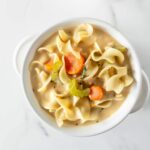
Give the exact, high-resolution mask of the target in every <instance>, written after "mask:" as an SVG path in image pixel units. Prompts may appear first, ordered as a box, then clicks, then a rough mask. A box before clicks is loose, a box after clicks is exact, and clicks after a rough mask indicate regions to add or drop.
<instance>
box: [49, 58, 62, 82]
mask: <svg viewBox="0 0 150 150" xmlns="http://www.w3.org/2000/svg"><path fill="white" fill-rule="evenodd" d="M61 66H62V62H61V61H60V60H58V61H56V62H55V63H54V65H53V67H52V73H51V78H52V81H55V80H56V79H57V77H58V71H59V69H60V68H61Z"/></svg>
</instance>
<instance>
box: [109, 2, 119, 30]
mask: <svg viewBox="0 0 150 150" xmlns="http://www.w3.org/2000/svg"><path fill="white" fill-rule="evenodd" d="M109 7H110V13H111V16H112V21H113V25H114V26H115V27H116V28H117V19H116V14H115V11H114V9H113V6H112V4H111V5H110V6H109Z"/></svg>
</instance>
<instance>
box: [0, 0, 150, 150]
mask: <svg viewBox="0 0 150 150" xmlns="http://www.w3.org/2000/svg"><path fill="white" fill-rule="evenodd" d="M72 17H94V18H99V19H102V20H105V21H107V22H109V23H111V24H113V25H114V26H116V27H117V28H119V29H120V30H121V31H122V32H123V33H124V34H125V35H126V37H127V38H128V39H129V40H130V42H131V43H132V44H133V45H134V47H135V48H136V51H137V53H138V55H139V57H140V61H141V64H142V66H143V68H144V70H145V71H146V73H147V74H148V75H149V76H150V67H149V63H150V59H149V58H150V37H149V36H150V1H149V0H0V68H1V70H0V97H1V98H0V149H1V150H50V149H53V150H60V149H61V150H91V149H93V150H100V149H103V150H149V149H150V141H149V139H150V99H149V101H148V102H147V103H146V104H145V106H144V108H143V109H142V110H140V111H139V112H136V113H134V114H132V115H129V117H128V118H127V119H126V120H125V121H124V122H123V123H121V124H120V125H119V126H117V127H116V128H114V129H112V130H111V131H109V132H107V133H104V134H101V135H98V136H95V137H90V138H74V137H68V136H66V135H62V134H59V133H57V132H54V131H52V130H50V129H49V128H47V127H46V126H45V125H43V124H41V122H39V120H38V119H37V118H36V117H35V115H34V114H33V113H32V111H31V110H30V109H29V108H28V106H27V104H26V102H25V98H24V96H23V92H22V89H21V85H20V79H19V78H18V76H17V75H16V73H15V71H14V69H13V65H12V55H13V52H14V48H15V46H16V45H17V43H18V42H19V41H20V40H21V39H22V38H23V37H24V36H25V35H28V34H33V33H37V32H39V31H41V30H42V29H43V28H45V27H47V26H49V25H52V24H54V23H56V22H58V21H61V20H63V19H67V18H72Z"/></svg>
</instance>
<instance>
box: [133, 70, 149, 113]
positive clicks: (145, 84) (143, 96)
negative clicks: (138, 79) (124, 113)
mask: <svg viewBox="0 0 150 150" xmlns="http://www.w3.org/2000/svg"><path fill="white" fill-rule="evenodd" d="M141 90H142V92H141V93H140V95H139V98H138V100H137V102H136V104H135V106H134V107H133V109H132V111H131V113H134V112H136V111H138V110H139V109H140V108H142V106H143V105H144V103H145V102H146V101H147V100H148V98H149V95H150V82H149V79H148V76H147V75H146V73H145V72H144V71H143V70H142V88H141Z"/></svg>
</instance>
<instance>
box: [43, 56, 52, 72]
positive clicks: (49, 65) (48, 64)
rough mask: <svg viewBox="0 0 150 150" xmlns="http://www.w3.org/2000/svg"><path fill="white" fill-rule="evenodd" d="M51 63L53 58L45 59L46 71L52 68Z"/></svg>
mask: <svg viewBox="0 0 150 150" xmlns="http://www.w3.org/2000/svg"><path fill="white" fill-rule="evenodd" d="M53 64H54V61H53V59H50V60H48V61H46V62H45V63H44V68H45V70H46V71H48V72H50V71H51V70H52V67H53Z"/></svg>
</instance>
